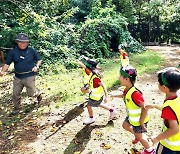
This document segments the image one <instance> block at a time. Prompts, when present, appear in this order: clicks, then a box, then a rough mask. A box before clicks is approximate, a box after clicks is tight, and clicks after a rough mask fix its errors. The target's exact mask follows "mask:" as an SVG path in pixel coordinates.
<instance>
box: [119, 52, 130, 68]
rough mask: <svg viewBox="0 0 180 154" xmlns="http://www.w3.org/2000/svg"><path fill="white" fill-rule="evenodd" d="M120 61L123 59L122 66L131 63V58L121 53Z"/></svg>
mask: <svg viewBox="0 0 180 154" xmlns="http://www.w3.org/2000/svg"><path fill="white" fill-rule="evenodd" d="M120 61H121V66H122V67H125V66H127V65H129V58H128V57H127V56H126V57H125V58H124V57H123V55H122V54H121V55H120Z"/></svg>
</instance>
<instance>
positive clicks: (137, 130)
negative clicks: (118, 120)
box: [124, 116, 147, 133]
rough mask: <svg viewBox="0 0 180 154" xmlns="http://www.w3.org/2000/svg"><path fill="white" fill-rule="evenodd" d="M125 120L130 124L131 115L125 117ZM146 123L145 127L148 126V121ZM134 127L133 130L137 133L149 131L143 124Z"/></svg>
mask: <svg viewBox="0 0 180 154" xmlns="http://www.w3.org/2000/svg"><path fill="white" fill-rule="evenodd" d="M124 121H126V122H127V123H129V124H130V122H129V117H128V116H127V117H126V119H125V120H124ZM130 125H131V124H130ZM144 125H145V127H146V128H147V123H145V124H144ZM131 126H132V125H131ZM132 128H133V131H134V132H135V133H145V132H147V131H146V130H143V129H142V127H141V126H132Z"/></svg>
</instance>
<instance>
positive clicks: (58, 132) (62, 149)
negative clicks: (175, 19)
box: [12, 46, 180, 154]
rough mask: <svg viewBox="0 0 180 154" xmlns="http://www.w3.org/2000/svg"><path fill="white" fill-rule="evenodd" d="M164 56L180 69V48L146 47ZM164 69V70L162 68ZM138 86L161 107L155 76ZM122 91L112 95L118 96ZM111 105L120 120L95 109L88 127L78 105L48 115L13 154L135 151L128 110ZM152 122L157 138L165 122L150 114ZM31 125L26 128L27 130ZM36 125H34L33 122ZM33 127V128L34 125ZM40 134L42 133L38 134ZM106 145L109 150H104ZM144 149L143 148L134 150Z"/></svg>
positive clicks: (143, 79)
mask: <svg viewBox="0 0 180 154" xmlns="http://www.w3.org/2000/svg"><path fill="white" fill-rule="evenodd" d="M147 48H148V49H151V50H157V49H158V52H160V53H162V54H163V55H164V57H165V60H166V61H167V66H178V64H179V62H180V56H179V55H180V49H179V47H157V46H156V47H153V46H151V47H147ZM163 67H165V66H163ZM136 86H137V87H138V88H139V89H141V91H142V92H143V94H144V97H145V100H146V103H156V104H161V103H162V101H163V99H164V95H163V94H162V93H159V91H158V88H157V80H156V75H155V74H146V75H144V76H143V77H139V78H138V80H137V83H136ZM119 92H120V89H118V90H114V91H111V92H109V93H113V94H114V93H119ZM108 105H110V106H113V107H114V108H116V109H117V111H118V114H117V119H116V120H113V121H110V122H108V117H109V113H108V112H107V111H105V110H103V109H101V108H94V115H95V117H96V122H95V123H93V124H91V125H89V126H85V125H83V124H82V123H83V121H84V119H85V118H86V117H87V115H88V113H87V110H86V109H85V110H84V112H83V110H82V108H81V107H79V106H78V105H77V104H74V106H72V107H71V109H70V108H69V106H64V108H61V109H53V110H51V112H49V111H47V115H46V114H44V115H43V116H41V117H40V118H37V119H33V120H35V121H36V123H38V124H39V125H38V126H37V127H36V125H34V127H33V128H34V129H30V130H28V128H27V130H26V132H25V133H24V134H23V136H21V137H22V138H23V140H22V141H20V144H18V145H19V146H18V148H17V149H15V150H14V151H12V153H13V154H24V153H26V154H50V153H52V154H74V153H75V154H80V153H81V154H110V153H111V154H127V153H128V150H129V149H130V148H131V147H133V145H132V143H131V140H132V138H133V136H132V135H131V134H130V133H128V132H126V131H124V130H123V128H122V126H121V125H122V122H123V121H124V118H125V116H126V112H125V106H124V103H123V101H122V100H121V99H113V100H109V102H108ZM149 116H150V119H151V120H150V122H149V125H148V134H147V135H150V136H151V135H156V134H158V133H159V132H160V131H161V125H162V121H161V119H160V112H157V111H156V110H151V111H149ZM29 123H30V121H28V122H27V123H26V124H27V125H25V127H27V126H28V124H29ZM32 123H33V122H32ZM32 123H31V125H32ZM39 130H41V131H39ZM104 145H106V146H104ZM135 148H137V149H138V150H141V149H142V146H141V145H140V144H137V145H136V146H135Z"/></svg>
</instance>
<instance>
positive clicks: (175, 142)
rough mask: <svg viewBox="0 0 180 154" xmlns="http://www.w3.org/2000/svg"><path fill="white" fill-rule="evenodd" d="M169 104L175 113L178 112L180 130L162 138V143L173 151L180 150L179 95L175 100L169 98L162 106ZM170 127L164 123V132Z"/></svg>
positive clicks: (179, 120) (179, 121)
mask: <svg viewBox="0 0 180 154" xmlns="http://www.w3.org/2000/svg"><path fill="white" fill-rule="evenodd" d="M167 106H169V107H170V108H171V109H172V110H173V111H174V113H175V114H176V117H177V120H178V126H179V132H178V133H177V134H175V135H173V136H171V137H169V138H167V139H164V140H161V141H160V143H161V144H162V145H163V146H165V147H166V148H168V149H171V150H172V151H180V97H177V98H176V99H174V100H167V101H166V102H165V103H164V104H163V106H162V108H165V107H167ZM167 129H168V128H167V127H166V126H165V125H164V126H163V132H164V131H166V130H167Z"/></svg>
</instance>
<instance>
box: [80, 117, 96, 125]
mask: <svg viewBox="0 0 180 154" xmlns="http://www.w3.org/2000/svg"><path fill="white" fill-rule="evenodd" d="M93 122H95V118H87V119H86V120H85V121H84V122H83V124H84V125H89V124H92V123H93Z"/></svg>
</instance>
